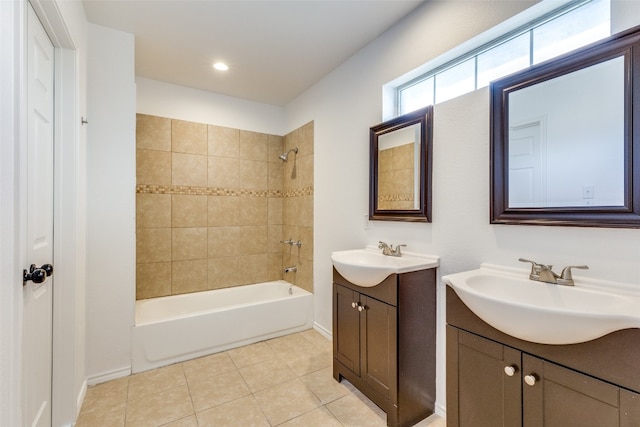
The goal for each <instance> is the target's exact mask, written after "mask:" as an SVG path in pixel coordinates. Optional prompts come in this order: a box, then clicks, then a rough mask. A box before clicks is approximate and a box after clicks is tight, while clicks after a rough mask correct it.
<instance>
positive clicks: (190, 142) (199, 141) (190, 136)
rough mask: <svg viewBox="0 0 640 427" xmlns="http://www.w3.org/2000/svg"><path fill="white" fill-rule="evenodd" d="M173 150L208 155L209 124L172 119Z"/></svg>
mask: <svg viewBox="0 0 640 427" xmlns="http://www.w3.org/2000/svg"><path fill="white" fill-rule="evenodd" d="M171 151H173V152H174V153H191V154H203V155H205V156H206V155H207V151H208V140H207V125H205V124H202V123H194V122H187V121H184V120H171Z"/></svg>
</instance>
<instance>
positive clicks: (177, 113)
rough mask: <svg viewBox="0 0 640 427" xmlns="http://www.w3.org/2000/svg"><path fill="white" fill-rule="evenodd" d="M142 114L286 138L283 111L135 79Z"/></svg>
mask: <svg viewBox="0 0 640 427" xmlns="http://www.w3.org/2000/svg"><path fill="white" fill-rule="evenodd" d="M136 86H137V91H138V98H137V100H138V105H137V107H136V111H137V112H138V113H140V114H149V115H153V116H160V117H169V118H172V119H179V120H187V121H191V122H197V123H207V124H212V125H216V126H226V127H230V128H236V129H242V130H248V131H253V132H262V133H268V134H272V135H284V134H285V133H284V132H283V129H284V108H282V107H276V106H273V105H267V104H262V103H258V102H253V101H247V100H244V99H239V98H232V97H229V96H225V95H218V94H216V93H211V92H205V91H202V90H197V89H191V88H187V87H184V86H177V85H174V84H170V83H164V82H159V81H157V80H151V79H146V78H142V77H138V78H136Z"/></svg>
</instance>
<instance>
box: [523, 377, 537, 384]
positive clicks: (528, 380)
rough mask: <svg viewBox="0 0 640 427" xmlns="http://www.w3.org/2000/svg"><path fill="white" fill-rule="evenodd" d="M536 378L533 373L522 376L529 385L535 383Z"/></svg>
mask: <svg viewBox="0 0 640 427" xmlns="http://www.w3.org/2000/svg"><path fill="white" fill-rule="evenodd" d="M537 380H538V378H537V377H536V376H535V374H529V375H525V376H524V382H525V383H527V384H528V385H530V386H533V385H535V384H536V381H537Z"/></svg>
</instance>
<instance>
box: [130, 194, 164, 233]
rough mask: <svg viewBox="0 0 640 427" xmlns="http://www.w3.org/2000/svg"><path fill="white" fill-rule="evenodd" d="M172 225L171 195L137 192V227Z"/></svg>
mask: <svg viewBox="0 0 640 427" xmlns="http://www.w3.org/2000/svg"><path fill="white" fill-rule="evenodd" d="M170 226H171V195H169V194H136V227H137V228H159V227H170Z"/></svg>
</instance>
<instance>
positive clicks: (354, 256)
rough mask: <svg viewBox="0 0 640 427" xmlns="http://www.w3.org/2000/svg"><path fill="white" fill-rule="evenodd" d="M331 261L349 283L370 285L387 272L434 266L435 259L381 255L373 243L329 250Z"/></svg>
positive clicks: (402, 271) (429, 257)
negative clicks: (333, 250)
mask: <svg viewBox="0 0 640 427" xmlns="http://www.w3.org/2000/svg"><path fill="white" fill-rule="evenodd" d="M331 261H332V262H333V266H334V267H335V268H336V270H338V273H340V274H341V275H342V277H344V278H345V279H347V280H348V281H350V282H351V283H353V284H355V285H358V286H362V287H367V288H368V287H371V286H375V285H377V284H379V283H380V282H382V281H383V280H384V279H386V278H387V277H388V276H389V275H390V274H393V273H396V274H400V273H409V272H411V271H418V270H424V269H426V268H432V267H437V266H438V258H437V257H433V256H429V255H423V254H418V253H415V252H404V253H403V254H402V256H401V257H394V256H388V255H382V253H381V251H380V249H378V248H377V247H376V246H367V247H366V248H365V249H353V250H349V251H338V252H333V253H331Z"/></svg>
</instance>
